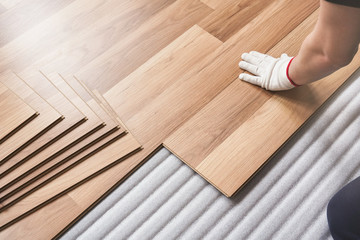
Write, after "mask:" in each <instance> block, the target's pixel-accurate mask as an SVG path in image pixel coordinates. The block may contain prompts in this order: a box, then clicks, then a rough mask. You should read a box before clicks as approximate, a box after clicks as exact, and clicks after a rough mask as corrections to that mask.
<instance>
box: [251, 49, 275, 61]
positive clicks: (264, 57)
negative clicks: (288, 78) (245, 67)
mask: <svg viewBox="0 0 360 240" xmlns="http://www.w3.org/2000/svg"><path fill="white" fill-rule="evenodd" d="M250 55H252V56H254V57H257V58H259V59H261V61H262V62H272V61H274V60H275V58H273V57H272V56H270V55H267V54H263V53H259V52H257V51H251V52H250Z"/></svg>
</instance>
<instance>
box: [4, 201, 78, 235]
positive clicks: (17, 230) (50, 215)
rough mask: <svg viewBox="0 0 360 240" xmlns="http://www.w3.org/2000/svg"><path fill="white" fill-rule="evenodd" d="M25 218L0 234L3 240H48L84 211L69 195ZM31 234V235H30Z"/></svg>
mask: <svg viewBox="0 0 360 240" xmlns="http://www.w3.org/2000/svg"><path fill="white" fill-rule="evenodd" d="M48 206H50V207H49V208H42V209H39V210H37V211H36V213H35V214H32V215H31V216H32V217H29V218H25V219H23V220H22V221H21V224H14V225H12V226H11V227H10V228H7V229H5V230H3V231H1V232H0V237H1V239H39V240H48V239H51V236H55V235H56V234H57V233H58V232H59V231H60V230H61V228H60V229H59V226H63V225H64V224H66V223H68V222H71V221H72V220H73V219H74V218H76V216H77V215H78V213H79V211H81V210H82V209H81V208H80V207H79V206H78V205H77V204H76V203H75V202H74V201H73V200H72V199H71V198H70V197H69V196H67V195H65V196H63V197H61V198H59V199H57V200H56V201H54V202H52V203H50V204H49V205H48ZM29 234H30V235H29Z"/></svg>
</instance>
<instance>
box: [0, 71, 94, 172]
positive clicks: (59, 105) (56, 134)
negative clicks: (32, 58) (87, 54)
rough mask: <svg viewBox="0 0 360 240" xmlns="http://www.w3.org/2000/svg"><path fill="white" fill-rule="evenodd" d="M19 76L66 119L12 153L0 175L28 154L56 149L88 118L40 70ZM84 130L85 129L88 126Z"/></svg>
mask: <svg viewBox="0 0 360 240" xmlns="http://www.w3.org/2000/svg"><path fill="white" fill-rule="evenodd" d="M19 77H20V78H22V80H24V81H25V82H26V83H27V84H28V85H29V86H30V87H32V88H33V89H34V90H35V91H36V92H37V93H38V94H39V95H40V96H41V97H42V98H44V99H45V100H46V101H47V102H48V103H49V104H50V105H51V106H53V107H54V108H55V109H56V110H57V111H58V112H59V113H60V114H62V115H63V116H64V120H63V121H61V123H59V124H58V125H57V126H55V127H53V128H52V129H51V130H49V131H48V132H47V133H46V134H44V135H42V136H41V137H39V138H38V139H36V140H35V141H33V142H32V143H31V144H29V145H28V146H27V147H25V148H23V149H22V150H21V151H20V152H18V153H17V154H16V155H11V161H7V162H6V164H4V165H3V167H2V168H3V171H1V172H0V176H3V175H5V174H4V171H6V170H8V169H9V168H12V167H13V166H14V165H16V164H20V163H21V162H25V161H24V159H27V160H26V161H28V160H29V159H31V158H29V157H28V156H31V157H34V156H36V155H38V154H39V153H40V152H42V151H44V150H47V149H48V148H49V147H50V150H49V151H47V152H54V151H56V150H57V149H58V148H59V146H58V145H57V144H56V143H57V142H58V141H59V140H60V139H63V138H64V137H65V138H66V137H67V135H68V134H69V133H71V132H72V131H74V130H75V129H77V128H78V127H80V126H82V124H83V123H84V122H86V121H87V120H88V119H87V117H86V116H84V114H83V113H82V112H81V111H80V110H79V109H78V108H77V107H76V106H74V105H73V104H72V103H71V102H70V101H69V100H68V99H67V98H66V97H65V96H64V95H63V94H62V93H61V92H60V91H59V90H58V89H57V88H56V86H54V85H53V84H52V83H51V82H50V81H49V80H48V79H47V78H46V77H45V76H44V75H43V74H41V73H40V72H39V71H37V70H32V69H31V70H29V71H26V72H24V73H22V74H21V75H20V76H19ZM83 130H84V131H85V130H86V128H85V129H83ZM91 130H92V129H91ZM84 134H86V132H84ZM3 152H4V153H2V155H1V156H7V155H8V154H10V153H11V152H10V150H8V151H3ZM7 158H8V156H7Z"/></svg>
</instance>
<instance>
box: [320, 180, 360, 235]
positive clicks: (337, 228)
mask: <svg viewBox="0 0 360 240" xmlns="http://www.w3.org/2000/svg"><path fill="white" fill-rule="evenodd" d="M327 218H328V223H329V228H330V232H331V235H332V237H333V238H334V239H335V240H340V239H341V240H345V239H346V240H352V239H354V240H359V239H360V177H358V178H357V179H355V180H354V181H352V182H350V183H349V184H347V185H346V186H345V187H343V188H342V189H341V190H340V191H339V192H338V193H336V194H335V195H334V196H333V197H332V199H331V200H330V202H329V204H328V208H327Z"/></svg>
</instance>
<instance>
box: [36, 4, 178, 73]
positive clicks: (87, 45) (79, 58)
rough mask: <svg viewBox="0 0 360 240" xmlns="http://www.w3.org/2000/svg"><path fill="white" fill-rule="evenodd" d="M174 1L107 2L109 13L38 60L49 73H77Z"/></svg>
mask: <svg viewBox="0 0 360 240" xmlns="http://www.w3.org/2000/svg"><path fill="white" fill-rule="evenodd" d="M174 1H175V0H170V1H169V0H154V1H151V4H149V1H148V0H135V1H134V0H126V1H121V2H119V1H117V2H116V4H114V3H113V4H112V5H110V4H106V5H107V6H106V7H107V8H108V9H107V14H106V15H103V16H101V17H99V18H94V19H91V21H90V22H89V26H88V27H86V28H84V29H81V32H80V33H79V34H74V35H73V36H71V38H68V39H67V41H66V42H65V43H62V45H61V47H58V48H57V49H56V50H55V51H54V52H53V53H51V54H49V55H46V56H45V57H44V58H42V59H38V61H37V62H36V64H37V65H39V66H41V68H42V69H43V70H45V71H47V72H51V71H57V72H60V73H61V74H63V75H68V74H74V73H75V72H77V71H78V70H79V69H80V68H82V67H83V66H85V65H87V64H88V63H90V62H91V61H93V60H94V59H96V58H97V57H99V55H101V54H103V53H104V52H106V51H107V50H108V49H109V48H111V47H112V46H113V45H115V44H117V43H119V42H122V40H123V39H124V38H126V37H127V36H129V35H131V34H132V33H133V32H134V31H137V29H138V28H139V27H141V25H142V24H144V22H145V21H147V20H148V18H150V17H151V16H152V15H154V14H156V13H157V12H159V11H161V10H162V9H165V8H167V7H168V6H169V5H171V4H172V3H173V2H174ZM99 33H101V34H99ZM88 39H91V41H88ZM99 43H101V44H99Z"/></svg>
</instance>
